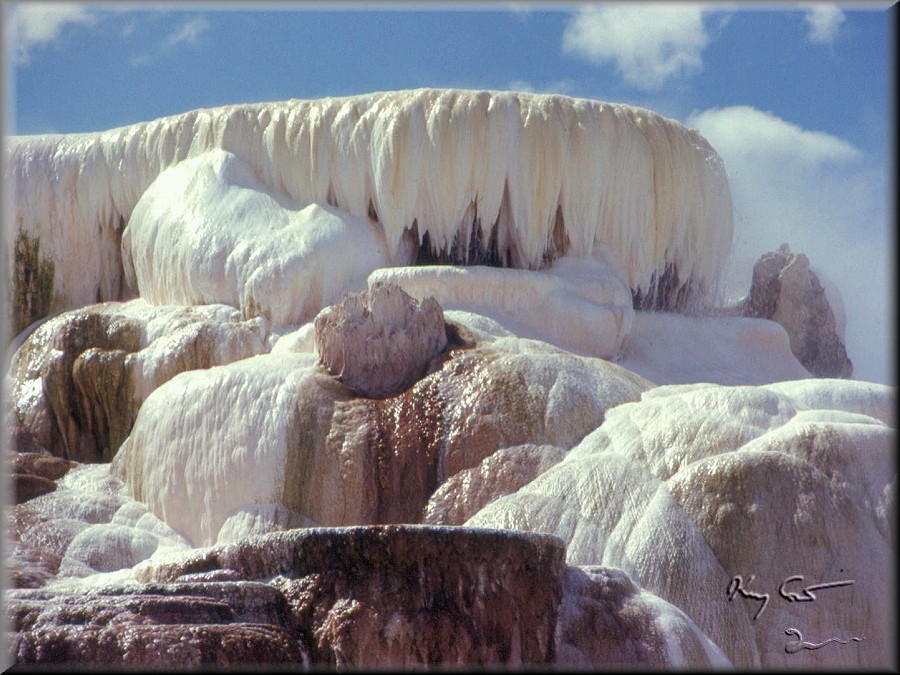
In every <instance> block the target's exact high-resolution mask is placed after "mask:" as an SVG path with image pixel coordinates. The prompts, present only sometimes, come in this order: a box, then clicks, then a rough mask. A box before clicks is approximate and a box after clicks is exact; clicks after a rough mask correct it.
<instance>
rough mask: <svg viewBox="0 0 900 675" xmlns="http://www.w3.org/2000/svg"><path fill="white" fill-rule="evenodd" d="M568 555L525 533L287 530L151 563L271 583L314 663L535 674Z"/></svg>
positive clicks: (148, 569)
mask: <svg viewBox="0 0 900 675" xmlns="http://www.w3.org/2000/svg"><path fill="white" fill-rule="evenodd" d="M564 557H565V550H564V548H563V547H562V545H561V544H560V542H559V540H558V539H556V538H554V537H546V536H541V535H534V534H525V533H520V532H502V531H497V530H477V529H469V528H436V527H423V526H380V527H350V528H340V529H308V530H293V531H290V532H280V533H275V534H269V535H265V536H262V537H256V538H251V539H246V540H243V541H241V542H237V543H235V544H231V545H228V546H225V547H215V548H213V549H207V550H205V551H199V552H197V553H196V554H195V555H193V556H190V557H187V558H185V559H183V560H181V561H178V562H173V563H168V564H166V563H161V564H146V565H143V566H141V567H139V568H138V569H137V570H136V573H137V575H138V577H139V578H140V579H143V580H146V581H152V580H159V581H169V582H171V581H176V580H178V579H191V578H194V577H195V575H202V574H209V573H211V572H214V571H217V570H229V571H230V572H231V574H232V575H233V576H235V577H236V578H239V579H268V578H272V577H274V578H273V580H272V582H271V583H272V585H273V586H275V587H276V588H278V589H279V590H280V591H281V592H282V593H283V594H284V597H285V598H286V599H287V604H288V606H289V608H290V614H291V620H292V623H293V626H294V630H295V635H297V637H298V639H299V640H300V642H301V645H302V647H303V649H304V650H305V651H306V653H308V654H309V656H310V661H311V663H312V664H314V665H317V666H330V667H334V666H337V667H338V668H344V667H371V668H379V667H381V668H386V667H411V666H419V667H421V666H427V665H438V664H440V665H443V666H453V665H456V666H464V665H469V666H490V665H505V666H522V665H523V664H529V665H533V666H537V665H541V664H549V663H551V662H552V661H553V658H554V654H555V651H554V650H555V645H554V631H555V626H556V617H557V611H558V607H559V603H560V600H561V597H562V573H563V570H564V562H563V561H564Z"/></svg>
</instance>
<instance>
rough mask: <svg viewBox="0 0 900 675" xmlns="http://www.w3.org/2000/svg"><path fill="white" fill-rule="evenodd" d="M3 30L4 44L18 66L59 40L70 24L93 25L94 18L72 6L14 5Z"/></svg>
mask: <svg viewBox="0 0 900 675" xmlns="http://www.w3.org/2000/svg"><path fill="white" fill-rule="evenodd" d="M11 19H12V20H11V21H10V22H9V24H8V28H7V34H6V36H5V37H6V39H7V44H9V45H11V46H12V47H13V48H14V55H13V58H14V59H15V62H16V63H17V64H19V65H24V64H26V63H28V62H29V60H30V58H31V52H32V51H33V50H34V49H35V48H38V47H44V46H46V45H50V44H54V43H56V42H58V41H59V39H60V37H61V36H62V32H63V30H64V29H65V28H66V27H67V26H72V25H89V26H90V25H93V24H94V23H96V21H97V18H96V16H95V15H94V14H93V13H91V12H90V11H88V10H87V9H85V7H84V6H82V5H79V4H75V3H64V2H58V3H57V2H42V3H33V4H31V3H29V4H22V5H18V6H16V7H15V8H14V9H13V10H12V16H11Z"/></svg>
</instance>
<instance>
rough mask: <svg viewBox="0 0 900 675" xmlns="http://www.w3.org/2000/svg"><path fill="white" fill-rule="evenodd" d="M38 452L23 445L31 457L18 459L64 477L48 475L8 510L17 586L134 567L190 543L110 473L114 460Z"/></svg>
mask: <svg viewBox="0 0 900 675" xmlns="http://www.w3.org/2000/svg"><path fill="white" fill-rule="evenodd" d="M30 455H31V456H29V455H28V454H26V453H22V457H23V459H20V460H19V461H18V462H17V463H16V464H13V465H12V466H13V467H14V468H15V466H16V465H17V464H18V465H19V466H21V467H22V469H23V471H24V470H27V469H30V468H31V467H34V473H33V474H32V475H39V476H41V477H46V476H58V477H57V478H56V479H55V480H53V481H50V479H49V478H44V479H45V480H47V481H48V482H49V483H50V485H51V487H52V489H48V490H46V491H45V492H42V493H41V494H39V495H32V496H31V497H30V498H29V499H27V500H24V501H21V502H20V503H17V504H14V505H10V506H9V507H8V508H7V509H6V511H5V514H4V515H5V520H6V544H7V546H8V547H9V548H8V554H7V556H6V560H5V562H6V570H7V573H8V582H9V585H10V587H11V588H40V587H43V586H45V585H46V584H47V583H48V582H50V581H52V580H54V579H77V578H82V577H87V576H93V575H96V574H98V573H104V572H117V571H120V570H126V573H127V570H129V569H130V568H131V567H133V566H134V565H135V564H137V563H138V562H141V561H143V560H146V559H148V558H151V557H152V556H153V555H155V554H159V555H170V554H171V553H172V552H173V551H179V550H186V549H187V548H188V546H187V543H186V542H185V541H184V539H182V538H181V537H180V536H179V535H178V534H177V533H175V532H174V531H172V530H171V529H170V528H168V527H167V526H166V525H165V524H164V523H162V522H161V521H159V520H158V519H156V518H155V517H154V516H153V515H152V514H150V513H149V512H148V510H147V507H146V506H144V505H143V504H140V503H137V502H135V501H134V500H132V499H130V498H129V497H127V496H125V495H123V494H121V488H122V484H121V483H120V482H119V481H117V480H116V479H115V478H113V477H112V476H110V475H109V470H108V467H107V466H104V465H90V466H86V465H78V464H76V463H74V462H69V461H66V460H61V459H59V458H57V457H50V456H48V455H46V454H37V453H30ZM64 470H65V475H64V476H60V474H61V473H63V471H64ZM38 471H40V472H41V473H40V474H38V473H37V472H38ZM20 473H22V472H20ZM14 475H17V474H14ZM23 475H27V474H23Z"/></svg>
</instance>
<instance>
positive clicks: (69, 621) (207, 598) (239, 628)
mask: <svg viewBox="0 0 900 675" xmlns="http://www.w3.org/2000/svg"><path fill="white" fill-rule="evenodd" d="M7 619H8V621H9V625H10V631H11V634H10V636H9V649H10V652H11V653H10V656H11V657H12V658H13V659H14V661H15V662H16V664H17V665H19V664H21V665H25V664H34V665H40V666H51V665H63V664H65V665H67V666H70V667H72V666H79V667H98V666H107V667H113V666H119V667H127V668H145V667H152V668H178V669H183V668H193V667H199V666H236V665H248V664H252V665H261V664H287V663H294V664H303V663H304V662H305V656H306V655H305V654H304V653H303V651H302V648H301V647H300V645H299V644H298V642H297V640H296V639H295V637H294V635H293V632H292V630H291V624H290V618H289V614H288V611H287V604H286V602H285V599H284V597H283V596H282V595H281V594H280V593H279V592H278V591H277V590H276V589H275V588H273V587H271V586H269V585H267V584H263V583H257V582H246V581H245V582H240V583H223V582H218V583H180V584H148V585H137V584H130V585H129V584H126V585H118V586H106V587H100V588H95V589H91V590H39V591H31V590H19V591H12V592H11V593H10V594H9V600H8V604H7Z"/></svg>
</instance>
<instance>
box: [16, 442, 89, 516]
mask: <svg viewBox="0 0 900 675" xmlns="http://www.w3.org/2000/svg"><path fill="white" fill-rule="evenodd" d="M6 466H7V470H8V471H9V477H10V481H11V483H12V486H11V487H12V493H13V503H14V504H21V503H22V502H27V501H28V500H29V499H34V498H35V497H40V496H41V495H43V494H47V493H48V492H53V491H54V490H55V489H56V481H57V480H59V479H60V478H62V477H63V476H65V475H66V472H67V471H69V469H71V468H72V467H74V466H75V462H70V461H68V460H65V459H62V458H61V457H55V456H53V455H51V454H50V453H49V452H47V451H39V452H11V451H7V453H6Z"/></svg>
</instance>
